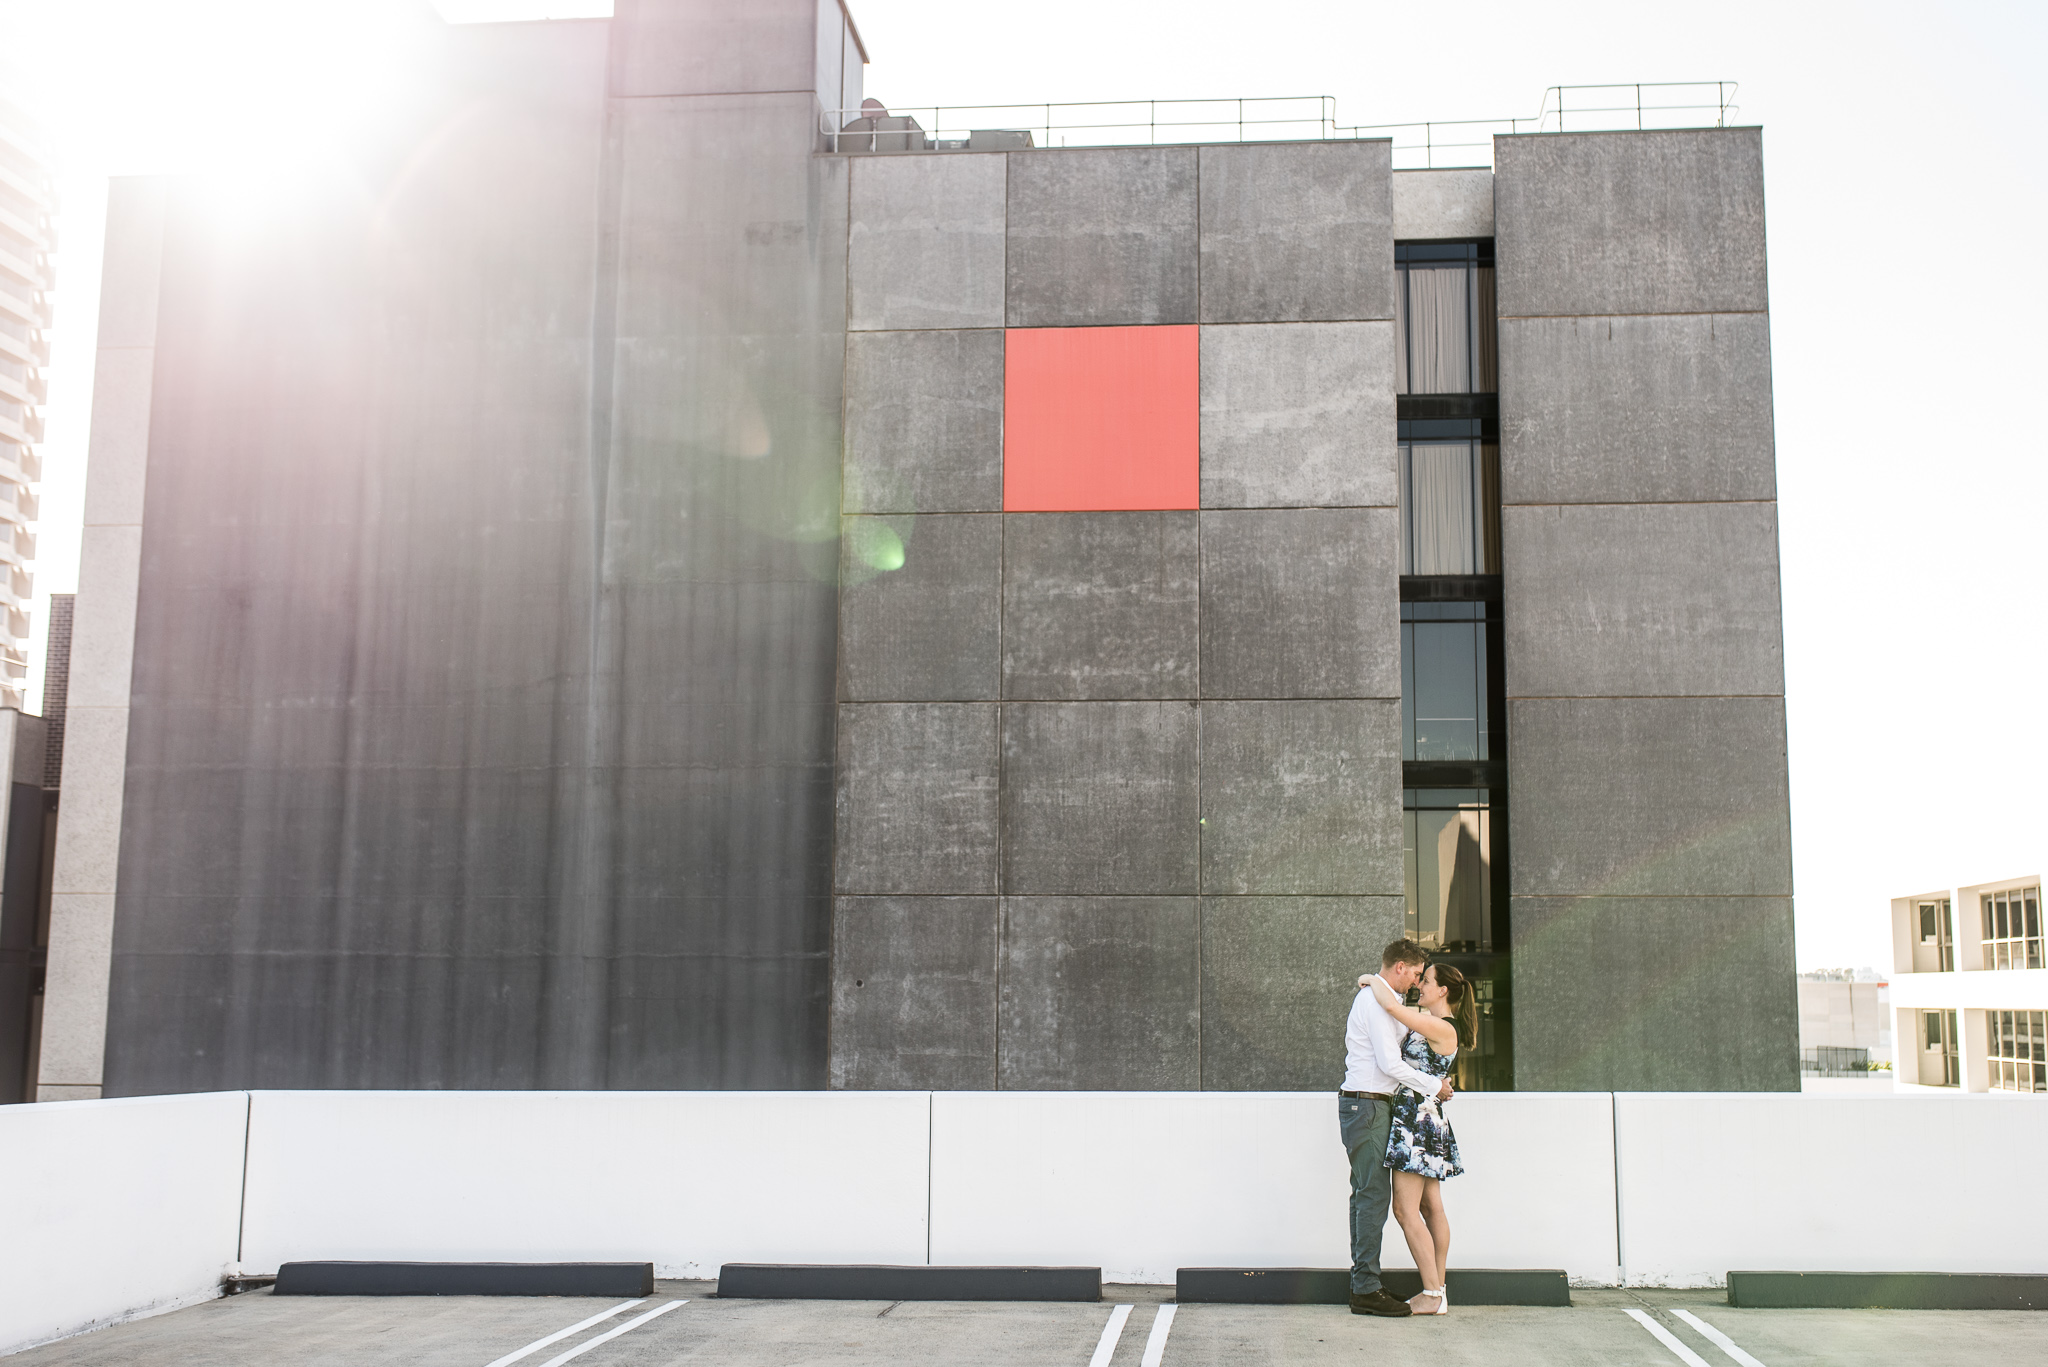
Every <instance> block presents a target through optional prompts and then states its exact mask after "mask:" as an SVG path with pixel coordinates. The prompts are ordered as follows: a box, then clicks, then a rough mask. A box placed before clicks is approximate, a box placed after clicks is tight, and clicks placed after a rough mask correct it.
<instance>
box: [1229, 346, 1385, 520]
mask: <svg viewBox="0 0 2048 1367" xmlns="http://www.w3.org/2000/svg"><path fill="white" fill-rule="evenodd" d="M1394 432H1395V425H1394V327H1393V324H1391V323H1379V322H1368V323H1263V324H1248V325H1245V326H1240V327H1220V326H1211V327H1205V328H1203V329H1202V506H1203V507H1204V508H1273V507H1309V508H1332V507H1346V506H1381V507H1391V506H1393V504H1394V503H1395V502H1396V501H1397V493H1396V490H1395V487H1394Z"/></svg>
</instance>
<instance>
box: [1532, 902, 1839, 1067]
mask: <svg viewBox="0 0 2048 1367" xmlns="http://www.w3.org/2000/svg"><path fill="white" fill-rule="evenodd" d="M1512 923H1513V936H1514V940H1513V944H1514V988H1515V1001H1514V1006H1515V1019H1514V1029H1515V1085H1516V1087H1517V1088H1519V1089H1521V1090H1523V1091H1538V1092H1582V1091H1596V1092H1605V1091H1615V1092H1694V1091H1697V1092H1796V1091H1798V1090H1799V1004H1798V1003H1799V999H1798V994H1797V993H1796V992H1795V991H1794V990H1793V989H1794V986H1795V984H1794V982H1793V971H1794V959H1793V952H1792V901H1791V899H1790V898H1787V897H1516V898H1515V899H1514V900H1513V904H1512Z"/></svg>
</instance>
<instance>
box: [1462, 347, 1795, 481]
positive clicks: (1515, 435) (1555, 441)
mask: <svg viewBox="0 0 2048 1367" xmlns="http://www.w3.org/2000/svg"><path fill="white" fill-rule="evenodd" d="M1500 386H1501V396H1500V407H1501V422H1502V426H1503V431H1502V440H1503V443H1504V445H1505V447H1506V449H1507V451H1508V453H1509V459H1508V460H1507V461H1506V462H1505V463H1504V464H1503V466H1502V469H1501V479H1502V488H1501V498H1502V501H1504V502H1507V503H1680V502H1699V501H1720V500H1730V499H1769V498H1776V497H1777V496H1778V480H1777V463H1776V458H1775V454H1774V449H1773V447H1774V443H1773V440H1772V434H1771V324H1770V317H1769V315H1767V314H1762V313H1698V314H1680V315H1676V316H1671V315H1665V316H1658V317H1649V318H1631V317H1626V316H1624V317H1592V318H1508V319H1503V320H1502V322H1501V324H1500Z"/></svg>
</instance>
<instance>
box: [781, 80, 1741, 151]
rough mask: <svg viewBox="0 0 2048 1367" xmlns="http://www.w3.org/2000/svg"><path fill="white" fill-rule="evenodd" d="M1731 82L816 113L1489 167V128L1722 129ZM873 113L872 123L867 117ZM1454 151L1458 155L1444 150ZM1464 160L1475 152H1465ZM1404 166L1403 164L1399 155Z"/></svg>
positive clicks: (836, 142)
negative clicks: (1350, 146)
mask: <svg viewBox="0 0 2048 1367" xmlns="http://www.w3.org/2000/svg"><path fill="white" fill-rule="evenodd" d="M1737 88H1738V87H1737V84H1736V82H1734V81H1642V82H1631V83H1627V84H1620V85H1554V86H1551V87H1549V88H1548V89H1547V90H1545V91H1544V92H1543V104H1542V106H1541V108H1539V109H1538V111H1537V113H1536V115H1535V116H1534V117H1533V118H1505V119H1432V120H1423V121H1418V122H1410V123H1383V124H1343V123H1339V122H1338V121H1337V101H1336V98H1335V97H1334V96H1331V95H1279V96H1254V97H1233V98H1230V99H1222V100H1099V101H1093V102H1088V103H1059V102H1048V103H1044V104H989V105H916V106H909V107H906V106H902V105H897V106H893V107H891V108H889V109H887V110H884V111H882V112H881V113H880V114H879V116H878V115H877V110H876V107H875V104H874V103H873V102H871V103H870V104H868V105H866V106H863V107H862V108H860V109H835V110H826V111H825V113H824V126H823V128H822V129H821V130H820V131H821V132H822V133H823V135H824V138H825V147H826V149H827V150H828V151H833V152H840V151H873V150H888V151H945V150H955V149H961V148H966V147H967V146H969V145H970V143H973V142H974V141H975V139H974V134H976V133H982V134H988V133H991V132H1005V133H1013V134H1019V135H1023V134H1028V135H1030V138H1031V140H1032V142H1031V145H1033V146H1038V147H1118V146H1166V145H1172V144H1177V143H1194V142H1296V141H1322V140H1335V139H1354V138H1378V137H1386V138H1390V139H1392V141H1393V144H1394V148H1393V150H1394V159H1395V165H1396V167H1397V168H1400V169H1417V168H1416V165H1415V164H1416V163H1419V166H1420V167H1421V168H1435V167H1440V166H1490V165H1492V163H1493V138H1494V135H1496V134H1510V135H1512V134H1518V133H1566V132H1569V133H1590V132H1618V131H1623V130H1631V129H1632V130H1637V131H1648V130H1650V129H1657V128H1700V127H1712V128H1725V127H1727V126H1728V125H1729V122H1730V120H1731V119H1733V118H1734V117H1735V115H1736V114H1738V113H1739V112H1740V109H1739V106H1737V105H1736V104H1735V102H1734V101H1735V94H1736V90H1737ZM878 118H879V120H881V122H878V121H877V120H878ZM1460 156H1463V157H1465V158H1466V159H1465V160H1455V159H1454V158H1457V157H1460ZM1473 158H1476V159H1473ZM1404 162H1405V163H1409V164H1408V165H1404V164H1403V163H1404Z"/></svg>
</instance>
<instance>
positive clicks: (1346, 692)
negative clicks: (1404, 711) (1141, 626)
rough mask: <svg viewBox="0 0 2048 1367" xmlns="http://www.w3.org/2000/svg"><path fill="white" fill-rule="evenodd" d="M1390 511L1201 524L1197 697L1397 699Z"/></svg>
mask: <svg viewBox="0 0 2048 1367" xmlns="http://www.w3.org/2000/svg"><path fill="white" fill-rule="evenodd" d="M1400 564H1401V544H1400V523H1399V521H1398V517H1397V514H1396V513H1395V511H1394V510H1393V509H1391V508H1337V509H1322V508H1299V509H1295V508H1289V509H1279V510H1273V511H1263V510H1261V511H1219V512H1205V513H1203V514H1202V696H1203V697H1207V698H1398V697H1400V696H1401V615H1400V614H1401V603H1400Z"/></svg>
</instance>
